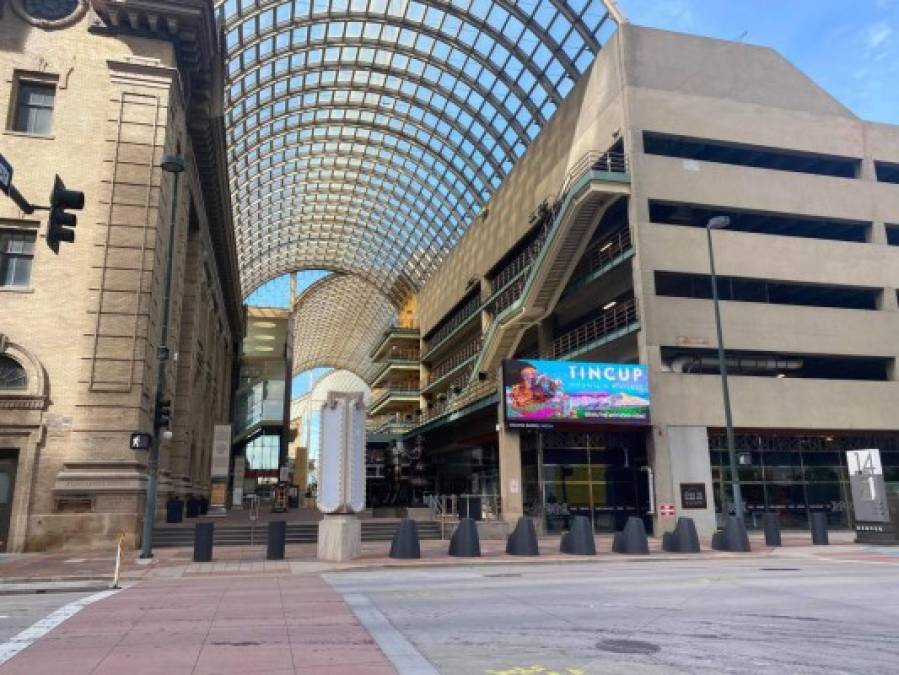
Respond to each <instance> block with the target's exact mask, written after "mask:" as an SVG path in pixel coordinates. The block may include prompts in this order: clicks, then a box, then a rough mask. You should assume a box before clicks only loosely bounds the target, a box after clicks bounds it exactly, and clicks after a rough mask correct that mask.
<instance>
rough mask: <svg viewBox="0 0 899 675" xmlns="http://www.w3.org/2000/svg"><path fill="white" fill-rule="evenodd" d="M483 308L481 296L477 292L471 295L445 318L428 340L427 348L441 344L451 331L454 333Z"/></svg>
mask: <svg viewBox="0 0 899 675" xmlns="http://www.w3.org/2000/svg"><path fill="white" fill-rule="evenodd" d="M480 308H481V296H480V294H478V293H475V294H474V295H472V296H471V299H469V300H468V302H466V303H465V304H464V305H462V306H461V307H459V308H458V309H457V310H455V311H454V312H453V313H452V314H451V315H450V316H449V317H448V318H446V319H444V321H443V323H442V324H441V325H440V328H438V329H437V330H436V331H435V332H434V333H433V334H432V335H431V336H430V337H429V338H428V340H427V343H426V345H427V346H426V349H425V351H428V350H429V349H431V348H433V347H434V345H437V344H439V343H440V342H441V341H443V339H444V338H446V337H447V336H448V335H449V334H450V333H452V332H453V331H454V330H456V328H458V327H459V326H461V325H462V324H463V323H465V322H466V321H467V320H468V319H469V318H471V315H472V314H474V313H475V312H477V311H478V310H479V309H480Z"/></svg>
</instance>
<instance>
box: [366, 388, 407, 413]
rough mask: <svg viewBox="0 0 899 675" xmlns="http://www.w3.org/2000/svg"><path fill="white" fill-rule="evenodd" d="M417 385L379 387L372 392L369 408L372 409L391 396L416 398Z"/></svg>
mask: <svg viewBox="0 0 899 675" xmlns="http://www.w3.org/2000/svg"><path fill="white" fill-rule="evenodd" d="M418 392H419V389H418V385H416V384H389V385H387V386H384V387H379V388H378V389H376V390H375V391H373V392H372V398H371V403H369V405H368V407H369V408H374V407H375V406H377V405H380V404H381V403H383V402H384V401H386V400H387V399H388V398H390V397H391V396H418Z"/></svg>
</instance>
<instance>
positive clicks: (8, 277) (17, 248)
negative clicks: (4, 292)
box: [0, 229, 36, 288]
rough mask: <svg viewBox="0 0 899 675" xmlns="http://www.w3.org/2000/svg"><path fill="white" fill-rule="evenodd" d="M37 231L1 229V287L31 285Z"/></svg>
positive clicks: (25, 286)
mask: <svg viewBox="0 0 899 675" xmlns="http://www.w3.org/2000/svg"><path fill="white" fill-rule="evenodd" d="M35 239H36V233H35V232H29V231H27V230H3V229H0V288H28V287H30V286H31V267H32V263H33V262H34V242H35Z"/></svg>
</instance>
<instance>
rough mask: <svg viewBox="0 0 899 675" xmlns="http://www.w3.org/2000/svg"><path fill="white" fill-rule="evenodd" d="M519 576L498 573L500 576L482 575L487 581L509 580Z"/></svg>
mask: <svg viewBox="0 0 899 675" xmlns="http://www.w3.org/2000/svg"><path fill="white" fill-rule="evenodd" d="M520 576H521V575H520V574H511V573H510V574H506V573H500V574H485V575H484V577H485V578H487V579H511V578H512V577H520Z"/></svg>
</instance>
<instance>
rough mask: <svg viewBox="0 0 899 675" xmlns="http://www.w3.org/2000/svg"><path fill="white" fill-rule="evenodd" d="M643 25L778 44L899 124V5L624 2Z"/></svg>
mask: <svg viewBox="0 0 899 675" xmlns="http://www.w3.org/2000/svg"><path fill="white" fill-rule="evenodd" d="M618 5H619V7H621V10H622V11H623V12H624V14H625V15H626V16H627V18H628V19H629V20H630V21H631V23H635V24H638V25H642V26H653V27H656V28H664V29H666V30H674V31H682V32H685V33H695V34H698V35H707V36H710V37H715V38H721V39H725V40H742V41H744V42H747V43H749V44H758V45H764V46H766V47H771V48H773V49H775V50H777V51H778V52H780V53H781V54H783V55H784V56H785V57H786V58H787V59H788V60H789V61H791V62H792V63H793V64H794V65H796V66H797V67H798V68H799V69H800V70H802V71H803V72H804V73H805V74H806V75H808V76H809V77H811V78H812V79H813V80H814V81H815V82H817V83H818V84H819V85H820V86H822V87H823V88H824V89H825V90H827V91H828V92H829V93H830V94H831V95H832V96H834V97H835V98H837V99H838V100H839V101H840V102H841V103H843V105H845V106H846V107H848V108H849V109H850V110H852V112H854V113H855V114H856V115H858V116H859V117H861V118H863V119H867V120H871V121H875V122H887V123H890V124H899V0H618Z"/></svg>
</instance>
